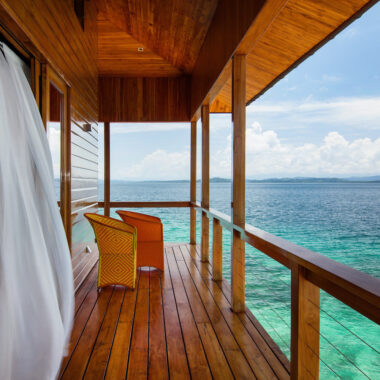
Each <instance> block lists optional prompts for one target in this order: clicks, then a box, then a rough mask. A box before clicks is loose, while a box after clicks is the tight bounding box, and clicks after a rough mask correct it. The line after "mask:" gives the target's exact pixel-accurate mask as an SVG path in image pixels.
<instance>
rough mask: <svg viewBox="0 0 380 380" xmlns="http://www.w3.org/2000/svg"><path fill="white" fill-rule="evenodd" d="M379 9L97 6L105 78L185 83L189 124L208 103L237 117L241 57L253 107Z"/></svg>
mask: <svg viewBox="0 0 380 380" xmlns="http://www.w3.org/2000/svg"><path fill="white" fill-rule="evenodd" d="M0 1H1V0H0ZM376 1H377V0H339V1H331V0H266V1H265V2H263V0H255V1H254V0H251V1H249V2H248V1H247V0H234V1H232V0H96V5H97V10H98V14H97V25H98V67H99V74H100V76H113V77H118V76H119V77H182V76H184V75H185V76H188V77H189V81H188V83H189V86H188V91H190V92H191V94H190V96H189V97H188V99H190V100H189V102H190V105H183V107H184V108H188V109H189V110H190V111H189V119H194V118H197V116H198V115H199V109H200V108H199V107H200V105H201V104H202V103H204V102H209V103H210V104H211V107H210V110H211V112H231V61H230V58H231V57H232V55H233V54H246V55H247V70H246V72H247V88H246V102H247V103H249V102H251V101H252V100H254V99H255V98H257V97H258V96H260V95H261V94H262V93H263V92H265V91H266V90H267V89H268V88H270V87H271V86H272V85H273V84H274V83H276V82H277V81H278V80H279V79H281V78H282V77H283V76H284V75H286V73H287V72H289V71H290V70H292V69H293V68H294V67H296V66H297V65H298V64H299V63H300V62H302V61H303V60H304V59H306V58H307V57H308V56H309V55H311V54H312V53H313V52H314V51H316V50H317V49H318V48H319V47H321V46H322V45H323V44H324V43H326V42H327V41H328V40H329V39H331V38H333V37H334V35H335V34H336V33H338V32H339V31H340V30H342V29H343V28H344V27H345V26H347V25H348V24H349V23H350V22H352V21H353V20H354V19H355V18H356V17H359V16H360V15H361V14H362V13H363V12H364V11H365V10H366V9H368V8H369V7H370V6H371V5H373V4H375V3H376ZM141 47H142V48H143V52H139V51H138V50H139V48H141ZM181 79H182V78H181Z"/></svg>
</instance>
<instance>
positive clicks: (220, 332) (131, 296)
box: [58, 244, 289, 380]
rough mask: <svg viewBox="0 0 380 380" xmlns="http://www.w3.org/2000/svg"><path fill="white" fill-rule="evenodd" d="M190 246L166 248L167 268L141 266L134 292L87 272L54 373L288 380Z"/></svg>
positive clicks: (94, 376)
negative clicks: (101, 282)
mask: <svg viewBox="0 0 380 380" xmlns="http://www.w3.org/2000/svg"><path fill="white" fill-rule="evenodd" d="M190 249H192V252H194V251H195V249H196V248H195V246H194V245H181V246H180V245H178V244H172V245H171V246H167V247H166V248H165V270H164V271H163V272H160V271H157V270H152V269H147V270H139V271H138V276H140V278H139V280H138V282H137V286H136V289H135V290H134V291H132V290H130V289H125V288H122V287H117V286H115V287H113V286H112V287H108V288H105V289H103V290H102V291H101V292H100V293H97V291H96V273H97V271H96V269H95V270H94V271H92V272H91V274H90V276H89V277H88V278H87V279H86V281H85V282H84V283H83V284H82V286H81V287H80V288H79V290H78V292H77V294H76V308H75V310H76V313H75V321H74V327H73V331H72V337H71V341H70V346H69V351H68V356H67V358H65V359H64V361H63V364H62V368H61V373H60V375H59V376H58V378H63V379H76V378H85V379H99V378H106V379H120V378H121V379H124V378H140V377H139V376H141V378H142V377H143V378H152V379H165V378H168V377H169V375H170V378H173V379H190V378H193V379H205V380H208V379H212V378H215V379H228V378H231V379H233V378H239V379H243V378H249V379H255V378H257V379H274V378H280V379H289V374H283V373H281V372H274V370H273V369H272V367H271V365H274V366H275V368H276V371H277V368H278V366H281V363H280V362H279V361H278V360H277V362H275V355H273V352H272V350H271V348H270V347H269V346H268V344H267V343H266V341H265V340H264V339H263V338H261V335H260V333H259V332H258V330H257V328H256V327H255V326H254V325H253V324H252V323H251V322H250V321H246V322H245V324H244V323H243V322H241V321H240V319H239V316H238V315H236V314H234V313H233V312H232V311H231V308H230V302H229V300H228V299H227V297H226V296H225V295H224V293H223V292H222V290H221V289H220V288H219V285H217V284H216V283H215V282H214V281H212V278H211V273H210V272H209V271H208V268H209V267H210V266H209V264H208V263H201V261H200V257H199V256H198V255H197V253H195V256H194V255H191V254H190V251H189V250H190ZM252 331H254V332H255V334H256V335H254V334H252ZM251 334H252V335H254V336H255V338H253V337H252V336H251ZM256 338H257V339H258V340H257V341H256V340H255V339H256ZM259 342H260V343H259ZM257 344H260V346H259V348H258V346H257ZM264 353H265V354H264ZM271 353H272V354H271ZM270 354H271V355H272V362H271V365H269V364H268V363H267V361H266V358H267V357H269V355H270ZM276 366H277V367H276ZM275 375H276V376H275ZM135 376H137V377H135Z"/></svg>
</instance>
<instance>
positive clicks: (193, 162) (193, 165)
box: [190, 121, 197, 244]
mask: <svg viewBox="0 0 380 380" xmlns="http://www.w3.org/2000/svg"><path fill="white" fill-rule="evenodd" d="M196 200H197V122H196V121H192V122H191V150H190V202H196ZM196 229H197V215H196V211H195V208H194V207H190V244H196V243H197V230H196Z"/></svg>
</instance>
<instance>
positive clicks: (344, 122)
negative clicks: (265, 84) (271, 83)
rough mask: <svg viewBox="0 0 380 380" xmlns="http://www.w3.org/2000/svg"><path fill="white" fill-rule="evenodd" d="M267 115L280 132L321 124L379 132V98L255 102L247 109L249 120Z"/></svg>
mask: <svg viewBox="0 0 380 380" xmlns="http://www.w3.org/2000/svg"><path fill="white" fill-rule="evenodd" d="M265 115H268V116H271V117H273V118H275V119H276V121H279V123H278V129H294V128H305V127H307V126H315V125H316V124H318V125H331V126H333V125H336V126H337V127H339V128H347V127H350V128H353V129H363V127H365V128H366V129H368V130H371V129H372V130H376V129H378V130H380V97H368V98H339V99H332V100H328V101H312V100H310V99H308V100H307V101H299V102H296V101H289V102H279V103H276V104H272V103H267V104H265V103H261V104H260V103H257V104H255V103H253V104H252V105H251V106H249V107H247V117H248V118H252V117H255V118H257V117H260V116H265ZM280 121H281V122H280ZM276 129H277V128H276Z"/></svg>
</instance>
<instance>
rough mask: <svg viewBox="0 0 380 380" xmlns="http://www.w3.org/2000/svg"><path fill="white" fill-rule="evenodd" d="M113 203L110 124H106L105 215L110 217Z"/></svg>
mask: <svg viewBox="0 0 380 380" xmlns="http://www.w3.org/2000/svg"><path fill="white" fill-rule="evenodd" d="M110 201H111V142H110V123H108V122H106V123H104V215H106V216H110Z"/></svg>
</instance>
